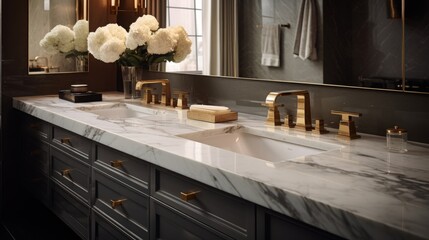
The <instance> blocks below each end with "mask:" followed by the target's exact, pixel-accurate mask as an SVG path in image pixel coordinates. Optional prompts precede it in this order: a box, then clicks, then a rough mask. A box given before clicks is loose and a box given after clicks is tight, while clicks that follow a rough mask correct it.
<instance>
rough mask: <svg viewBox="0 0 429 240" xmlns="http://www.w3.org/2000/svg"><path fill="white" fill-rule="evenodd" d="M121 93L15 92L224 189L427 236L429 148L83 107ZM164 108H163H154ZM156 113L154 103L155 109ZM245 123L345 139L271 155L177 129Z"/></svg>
mask: <svg viewBox="0 0 429 240" xmlns="http://www.w3.org/2000/svg"><path fill="white" fill-rule="evenodd" d="M119 101H123V102H125V103H132V104H135V103H138V101H136V100H127V101H126V100H123V98H122V95H121V94H120V93H103V102H93V103H80V104H75V103H71V102H67V101H64V100H60V99H59V98H58V97H57V96H35V97H19V98H14V101H13V104H14V107H15V108H16V109H19V110H21V111H23V112H26V113H29V114H31V115H33V116H35V117H38V118H40V119H42V120H45V121H47V122H50V123H52V124H54V125H58V126H60V127H63V128H65V129H67V130H70V131H72V132H75V133H77V134H80V135H82V136H85V137H87V138H89V139H92V140H94V141H96V142H99V143H102V144H105V145H107V146H110V147H112V148H115V149H118V150H121V151H123V152H125V153H127V154H130V155H133V156H135V157H138V158H141V159H144V160H146V161H148V162H151V163H153V164H157V165H159V166H161V167H164V168H167V169H170V170H172V171H175V172H177V173H179V174H183V175H185V176H187V177H190V178H193V179H195V180H198V181H200V182H203V183H205V184H208V185H210V186H213V187H215V188H218V189H220V190H223V191H225V192H228V193H231V194H233V195H236V196H238V197H241V198H244V199H246V200H248V201H251V202H254V203H256V204H259V205H261V206H264V207H267V208H269V209H273V210H274V211H277V212H280V213H283V214H285V215H288V216H291V217H293V218H295V219H298V220H300V221H303V222H306V223H308V224H311V225H314V226H316V227H318V228H321V229H324V230H327V231H329V232H332V233H334V234H337V235H340V236H343V237H345V238H348V239H429V147H428V145H425V144H418V143H410V144H409V151H408V153H406V154H399V153H390V152H388V151H386V148H385V138H384V137H379V136H372V135H365V134H361V135H362V139H358V140H353V141H344V140H338V139H337V138H336V137H335V134H334V133H331V134H327V135H313V134H311V133H304V132H300V131H297V130H290V129H283V128H282V127H270V126H265V124H264V118H263V117H259V116H253V115H248V114H239V119H238V121H234V122H229V123H221V124H212V123H204V122H198V121H194V120H188V119H186V111H185V110H174V109H170V110H167V111H165V109H161V111H153V112H158V113H159V112H161V113H160V114H149V115H147V116H143V117H138V118H127V119H110V118H103V117H99V116H98V115H95V114H93V113H89V112H85V111H81V110H78V108H79V107H88V106H93V105H100V104H106V102H119ZM151 108H154V109H157V108H159V107H154V106H151ZM149 112H150V111H149ZM235 125H242V126H246V127H248V128H253V129H258V130H263V131H267V134H268V133H272V134H282V135H284V136H285V138H288V137H290V136H293V137H296V138H297V139H305V140H315V141H322V142H324V143H331V144H338V145H341V147H340V148H339V149H335V150H330V151H326V152H323V153H320V154H316V155H310V156H305V157H299V158H295V159H289V160H286V161H282V162H278V163H270V162H267V161H264V160H261V159H257V158H252V157H248V156H245V155H240V154H236V153H233V152H230V151H226V150H222V149H219V148H215V147H210V146H208V145H204V144H200V143H198V142H194V141H190V140H186V139H184V138H180V137H177V136H176V135H179V134H186V133H193V132H197V131H202V130H210V129H216V128H224V127H229V126H235Z"/></svg>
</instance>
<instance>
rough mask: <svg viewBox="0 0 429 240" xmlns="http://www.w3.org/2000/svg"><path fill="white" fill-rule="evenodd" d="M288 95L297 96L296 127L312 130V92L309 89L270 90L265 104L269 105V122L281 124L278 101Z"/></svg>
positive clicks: (270, 123)
mask: <svg viewBox="0 0 429 240" xmlns="http://www.w3.org/2000/svg"><path fill="white" fill-rule="evenodd" d="M288 95H295V96H297V117H296V127H297V128H302V129H304V130H306V131H311V130H312V129H313V127H312V125H311V110H310V94H309V93H308V91H307V90H287V91H278V92H270V93H269V94H268V95H267V97H266V99H265V104H264V105H265V106H267V107H268V116H267V124H269V125H281V121H280V115H279V114H278V110H277V107H278V106H279V104H278V103H277V102H276V101H277V98H278V97H280V96H288ZM273 113H274V114H273Z"/></svg>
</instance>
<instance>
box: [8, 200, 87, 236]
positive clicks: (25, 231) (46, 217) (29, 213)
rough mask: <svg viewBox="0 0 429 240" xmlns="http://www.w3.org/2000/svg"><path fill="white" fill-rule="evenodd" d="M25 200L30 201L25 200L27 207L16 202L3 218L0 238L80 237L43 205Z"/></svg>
mask: <svg viewBox="0 0 429 240" xmlns="http://www.w3.org/2000/svg"><path fill="white" fill-rule="evenodd" d="M27 200H28V202H31V204H28V202H27V206H28V207H23V205H22V204H17V206H20V207H15V208H14V209H13V213H8V214H7V215H6V216H5V218H4V219H3V224H4V225H2V226H1V227H2V229H1V235H0V239H1V240H9V239H10V240H33V239H34V240H39V239H40V240H50V239H55V240H57V239H58V240H59V239H61V240H79V239H81V238H80V237H79V236H78V235H76V234H75V233H74V232H73V230H71V229H70V228H69V227H68V226H66V225H65V224H64V223H63V222H62V221H61V220H60V219H59V218H58V217H57V216H55V215H54V214H53V213H52V212H51V211H50V210H49V209H47V208H46V207H45V206H44V205H42V204H41V203H39V202H37V201H32V200H30V199H27ZM11 235H12V236H11Z"/></svg>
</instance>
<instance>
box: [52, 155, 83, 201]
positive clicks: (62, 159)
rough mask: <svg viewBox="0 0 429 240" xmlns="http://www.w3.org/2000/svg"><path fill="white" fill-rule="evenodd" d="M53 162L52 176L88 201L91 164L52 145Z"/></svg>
mask: <svg viewBox="0 0 429 240" xmlns="http://www.w3.org/2000/svg"><path fill="white" fill-rule="evenodd" d="M51 164H52V167H51V177H52V178H54V179H55V180H57V181H59V182H60V183H62V184H64V185H65V186H67V187H68V188H69V189H70V190H71V191H73V192H75V193H76V194H77V195H79V197H81V198H82V200H84V201H85V202H87V203H88V202H89V197H90V196H89V191H88V190H89V184H90V182H91V179H90V166H89V165H88V164H86V163H84V162H82V161H80V160H79V159H77V158H75V157H73V156H71V155H69V154H67V153H65V152H63V151H61V150H59V149H57V148H55V147H51Z"/></svg>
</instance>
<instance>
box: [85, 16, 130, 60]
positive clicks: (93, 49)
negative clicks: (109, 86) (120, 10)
mask: <svg viewBox="0 0 429 240" xmlns="http://www.w3.org/2000/svg"><path fill="white" fill-rule="evenodd" d="M126 35H127V31H126V30H125V29H124V28H123V27H121V26H119V25H118V24H108V25H106V26H104V27H99V28H97V30H96V31H95V32H91V33H89V35H88V51H89V52H90V53H91V54H92V55H93V56H94V57H95V58H96V59H98V60H101V61H103V62H106V63H110V62H115V61H116V60H118V59H119V57H120V55H121V54H122V53H123V52H124V51H125V48H126V47H125V38H126Z"/></svg>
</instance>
